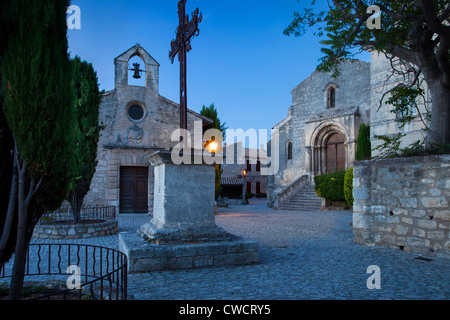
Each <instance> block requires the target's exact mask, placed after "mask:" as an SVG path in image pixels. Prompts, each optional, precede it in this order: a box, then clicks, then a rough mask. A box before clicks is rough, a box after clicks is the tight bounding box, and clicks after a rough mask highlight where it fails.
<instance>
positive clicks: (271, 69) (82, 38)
mask: <svg viewBox="0 0 450 320" xmlns="http://www.w3.org/2000/svg"><path fill="white" fill-rule="evenodd" d="M317 2H318V3H319V4H320V3H321V5H323V6H326V1H325V0H322V1H317ZM177 3H178V0H128V1H127V0H108V1H106V0H73V1H72V4H73V5H77V6H79V7H80V9H81V30H68V38H69V51H70V52H71V55H72V56H74V55H79V56H80V57H81V58H82V59H83V60H87V61H89V62H91V63H92V64H93V66H94V68H95V69H96V71H97V74H98V78H99V82H100V87H101V89H105V90H111V89H114V65H113V61H114V58H115V57H117V56H119V55H120V54H121V53H123V52H125V51H126V50H128V49H129V48H130V47H132V46H134V45H135V44H136V43H139V44H140V45H141V46H142V47H144V48H145V49H146V50H147V51H148V52H149V53H150V54H151V55H152V56H153V58H155V59H156V60H157V61H158V62H159V63H160V64H161V67H160V94H161V95H162V96H164V97H166V98H168V99H171V100H173V101H175V102H179V63H178V60H175V63H174V64H171V62H170V59H169V57H168V53H169V49H170V42H171V40H172V39H173V38H174V37H175V30H176V27H177V25H178V15H177ZM309 3H310V1H309V0H308V1H297V0H281V1H274V0H270V1H269V0H241V1H236V0H227V1H219V0H188V1H187V6H186V13H189V15H190V14H191V13H192V12H193V11H194V10H195V9H196V8H197V7H198V8H199V9H200V12H202V14H203V21H202V23H201V24H200V35H199V36H198V37H196V38H194V39H193V40H192V42H191V44H192V51H191V52H189V53H188V107H189V108H190V109H192V110H194V111H196V112H199V111H200V109H201V107H202V106H203V105H207V106H209V105H210V104H211V103H214V104H215V106H216V108H217V109H218V112H219V117H220V119H221V120H222V121H225V122H226V123H227V127H228V128H232V129H244V130H247V129H256V130H258V129H268V130H270V129H271V128H272V127H273V126H274V125H275V124H277V123H278V122H279V121H281V120H282V119H283V118H284V117H286V114H287V111H288V108H289V107H290V106H291V103H292V97H291V90H292V89H293V88H294V87H295V86H297V85H298V84H299V83H300V82H301V81H303V80H304V79H306V78H307V77H308V76H309V75H310V74H311V73H312V72H313V71H314V70H315V68H316V66H317V64H318V60H319V58H320V57H321V56H322V54H321V52H320V45H319V39H318V38H317V37H314V36H313V35H312V32H308V33H307V34H306V35H305V36H303V37H294V36H290V37H287V36H285V35H283V30H284V29H285V28H286V27H287V26H288V25H289V23H290V22H291V21H292V20H293V12H294V11H295V10H300V9H301V8H302V7H303V6H304V5H308V4H309ZM358 58H359V59H361V60H365V61H367V59H368V56H367V55H364V56H361V57H358Z"/></svg>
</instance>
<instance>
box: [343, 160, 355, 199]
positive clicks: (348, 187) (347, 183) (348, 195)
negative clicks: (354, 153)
mask: <svg viewBox="0 0 450 320" xmlns="http://www.w3.org/2000/svg"><path fill="white" fill-rule="evenodd" d="M344 196H345V201H346V202H347V203H348V204H349V205H351V206H352V205H353V168H350V169H348V170H347V171H346V172H345V176H344Z"/></svg>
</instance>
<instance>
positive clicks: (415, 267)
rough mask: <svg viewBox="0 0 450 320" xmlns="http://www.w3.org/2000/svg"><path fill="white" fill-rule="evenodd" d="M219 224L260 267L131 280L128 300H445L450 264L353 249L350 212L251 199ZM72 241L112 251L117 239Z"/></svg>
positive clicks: (128, 224) (132, 223)
mask: <svg viewBox="0 0 450 320" xmlns="http://www.w3.org/2000/svg"><path fill="white" fill-rule="evenodd" d="M148 219H149V217H148V216H134V215H131V216H126V215H121V216H120V217H119V232H122V231H130V230H131V231H132V230H136V229H137V228H138V227H139V226H140V225H141V224H143V223H145V222H146V221H148ZM216 222H217V225H219V226H220V227H223V228H225V229H226V230H227V231H229V232H231V233H233V234H235V235H237V236H243V237H245V238H247V239H251V240H255V241H257V242H258V243H259V259H260V263H259V264H257V265H251V266H239V267H216V268H204V269H197V270H182V271H164V272H153V273H146V274H136V275H129V278H128V293H129V295H130V296H131V297H132V298H134V299H136V300H320V299H325V300H335V299H338V300H339V299H340V300H362V299H371V300H385V299H395V300H415V299H417V300H419V299H420V300H427V299H435V300H442V299H444V300H447V299H449V298H450V274H449V272H448V270H449V268H450V261H448V260H446V259H433V260H432V261H424V260H421V259H417V258H418V257H420V256H419V255H417V254H414V253H409V252H403V251H400V250H392V249H385V248H376V247H366V246H361V245H356V244H354V242H353V230H352V226H351V222H352V212H351V211H323V212H299V211H282V210H278V211H274V210H272V209H269V208H267V206H266V204H265V202H264V201H263V200H253V201H251V203H250V205H247V206H232V207H230V208H219V214H218V215H217V216H216ZM34 242H37V240H34ZM59 242H60V243H61V242H67V241H62V240H59ZM76 242H77V243H82V244H88V243H89V244H95V245H101V246H107V247H112V248H117V246H118V235H116V236H107V237H101V238H92V239H85V240H77V241H76ZM372 265H375V266H378V267H379V268H380V271H381V278H380V280H381V289H379V290H377V289H373V290H369V289H368V288H367V280H368V278H369V277H370V276H371V274H368V273H367V269H368V267H369V266H372Z"/></svg>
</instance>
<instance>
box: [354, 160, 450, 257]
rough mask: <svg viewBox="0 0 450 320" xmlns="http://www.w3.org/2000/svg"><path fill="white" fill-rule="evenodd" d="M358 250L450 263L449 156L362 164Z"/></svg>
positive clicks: (357, 166)
mask: <svg viewBox="0 0 450 320" xmlns="http://www.w3.org/2000/svg"><path fill="white" fill-rule="evenodd" d="M353 170H354V171H353V179H354V180H353V197H354V199H355V201H354V206H353V228H354V237H355V238H354V240H355V242H356V243H357V244H363V245H369V246H381V247H388V248H393V249H400V250H404V251H410V252H415V253H418V254H423V255H427V256H433V257H445V258H450V231H449V230H450V207H449V203H450V155H443V156H428V157H414V158H397V159H383V160H371V161H358V162H355V163H354V169H353Z"/></svg>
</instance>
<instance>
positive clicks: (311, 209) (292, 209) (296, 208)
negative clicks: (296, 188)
mask: <svg viewBox="0 0 450 320" xmlns="http://www.w3.org/2000/svg"><path fill="white" fill-rule="evenodd" d="M279 209H280V210H287V211H320V209H321V207H297V206H295V207H290V206H281V207H280V208H279Z"/></svg>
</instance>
